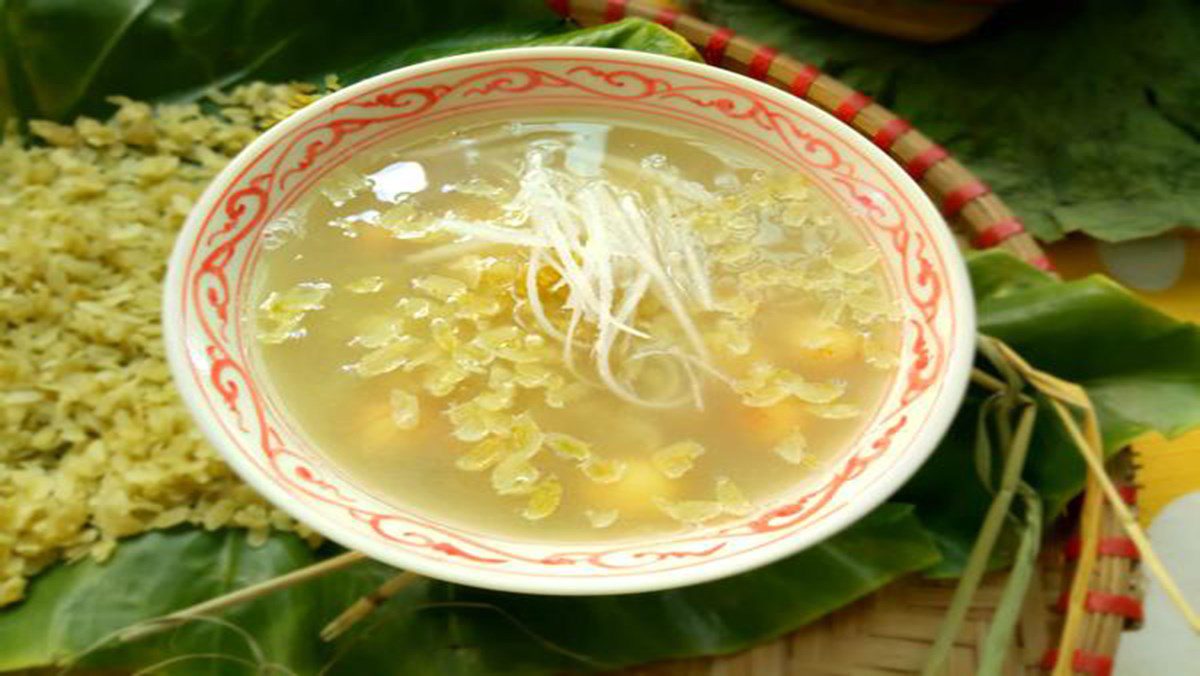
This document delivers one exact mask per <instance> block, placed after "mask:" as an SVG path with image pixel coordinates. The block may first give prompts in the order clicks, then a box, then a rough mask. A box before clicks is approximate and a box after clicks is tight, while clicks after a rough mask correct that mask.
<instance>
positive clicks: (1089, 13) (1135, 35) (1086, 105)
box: [696, 0, 1200, 240]
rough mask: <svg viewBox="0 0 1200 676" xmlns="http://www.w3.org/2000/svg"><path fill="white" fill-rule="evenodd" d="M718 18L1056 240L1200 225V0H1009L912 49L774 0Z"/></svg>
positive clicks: (751, 0) (738, 2)
mask: <svg viewBox="0 0 1200 676" xmlns="http://www.w3.org/2000/svg"><path fill="white" fill-rule="evenodd" d="M696 4H697V5H698V6H699V7H700V8H701V11H702V13H703V14H704V15H706V17H707V18H709V19H710V20H712V21H713V22H714V23H718V24H723V25H727V26H729V27H730V28H733V29H734V30H736V31H737V32H738V33H741V34H745V35H747V36H749V37H752V38H754V39H757V40H762V41H764V42H767V43H770V44H773V45H775V46H777V47H780V48H782V49H784V50H785V51H787V52H789V53H791V54H793V55H795V56H797V57H799V58H801V59H803V60H805V61H808V62H812V63H814V64H816V65H818V66H820V67H821V68H822V69H824V70H825V71H826V72H828V73H830V74H831V75H834V76H836V77H838V78H840V79H842V80H843V81H845V82H846V83H847V84H849V85H851V86H853V87H856V88H858V89H861V90H862V91H864V92H866V93H867V94H870V95H872V96H873V97H875V99H876V100H878V101H879V102H880V103H882V104H884V105H886V106H888V107H890V108H892V109H893V110H895V111H896V113H897V114H899V115H901V116H904V117H906V118H908V119H910V120H911V121H912V122H913V123H914V124H915V125H916V126H917V127H918V128H920V129H921V130H922V131H924V132H925V133H926V134H928V135H929V136H930V137H931V138H933V139H936V140H937V141H938V142H939V143H942V144H944V145H945V146H946V147H948V148H949V149H950V150H951V151H953V152H954V153H955V154H957V155H958V157H959V158H960V159H961V160H963V161H964V163H965V164H966V165H967V166H968V167H970V168H971V169H972V170H974V171H977V172H978V173H979V174H980V175H981V176H982V177H983V178H984V179H985V180H986V181H987V182H988V183H990V184H991V186H992V187H993V189H994V190H995V191H996V193H997V194H999V195H1001V196H1002V197H1003V198H1004V199H1005V200H1006V201H1007V202H1008V203H1009V204H1010V205H1011V206H1012V207H1013V208H1014V209H1015V210H1016V211H1017V213H1018V215H1020V216H1021V217H1022V219H1023V220H1024V221H1025V223H1026V225H1028V226H1029V228H1030V229H1031V230H1032V231H1033V232H1034V233H1035V234H1037V236H1039V237H1042V238H1044V239H1048V240H1054V239H1058V238H1059V237H1061V236H1062V235H1063V234H1064V233H1066V232H1071V231H1082V232H1085V233H1088V234H1090V235H1093V236H1095V237H1098V238H1101V239H1106V240H1122V239H1130V238H1134V237H1144V236H1148V235H1152V234H1155V233H1159V232H1162V231H1164V230H1169V229H1171V228H1174V227H1177V226H1188V227H1200V59H1197V58H1196V44H1197V42H1200V4H1198V3H1196V2H1194V1H1193V0H1157V1H1156V2H1143V3H1130V2H1126V1H1125V0H1089V1H1088V2H1054V3H1050V2H1023V3H1012V4H1011V5H1009V6H1006V7H1005V8H1004V9H1002V10H1001V11H1000V12H999V13H998V14H997V16H996V17H995V18H994V19H993V20H991V21H989V22H988V23H987V24H985V25H984V26H983V28H982V29H981V30H980V31H979V32H978V33H977V34H975V35H973V36H971V37H968V38H966V39H964V40H961V41H958V42H954V43H950V44H945V45H919V44H908V43H903V42H899V41H896V40H890V39H887V38H881V37H879V36H875V35H870V34H866V33H861V32H857V31H854V30H852V29H850V28H846V27H843V26H838V25H835V24H832V23H830V22H827V21H824V20H822V19H819V18H816V17H813V16H809V15H806V14H803V13H801V12H799V11H796V10H793V9H790V8H787V7H785V6H784V3H779V2H772V1H770V0H699V1H698V2H697V3H696Z"/></svg>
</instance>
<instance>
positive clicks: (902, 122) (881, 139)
mask: <svg viewBox="0 0 1200 676" xmlns="http://www.w3.org/2000/svg"><path fill="white" fill-rule="evenodd" d="M910 129H912V125H911V124H909V123H908V120H906V119H904V118H902V117H893V118H892V119H890V120H888V121H887V122H884V123H883V126H881V127H880V128H879V130H878V131H876V132H875V133H874V134H873V135H872V136H871V142H872V143H874V144H875V145H877V146H879V147H880V148H882V149H884V150H887V149H888V148H891V147H892V145H893V144H894V143H895V142H896V139H898V138H900V137H901V136H903V135H904V134H905V133H906V132H907V131H908V130H910Z"/></svg>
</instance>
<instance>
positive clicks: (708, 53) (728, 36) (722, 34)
mask: <svg viewBox="0 0 1200 676" xmlns="http://www.w3.org/2000/svg"><path fill="white" fill-rule="evenodd" d="M732 39H733V31H732V30H730V29H728V28H718V29H717V31H716V32H715V33H713V34H712V35H710V36H708V42H707V43H705V45H704V60H705V61H707V62H708V63H709V64H711V65H713V66H719V65H721V60H722V59H724V58H725V48H726V47H728V46H729V41H730V40H732Z"/></svg>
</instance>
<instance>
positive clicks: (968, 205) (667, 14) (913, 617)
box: [548, 0, 1142, 676]
mask: <svg viewBox="0 0 1200 676" xmlns="http://www.w3.org/2000/svg"><path fill="white" fill-rule="evenodd" d="M548 4H549V5H550V6H551V7H552V8H553V9H554V10H555V11H557V12H558V13H559V14H561V15H562V16H564V17H569V18H571V19H573V20H575V21H576V22H578V23H579V24H582V25H584V26H591V25H596V24H600V23H607V22H612V21H617V20H620V19H622V18H625V17H642V18H645V19H649V20H651V21H655V22H657V23H660V24H662V25H664V26H667V27H669V28H671V29H673V30H674V31H675V32H677V33H679V34H680V35H682V36H683V37H684V38H686V39H687V40H688V41H689V42H691V43H692V44H693V45H694V46H695V47H696V48H697V50H699V52H700V53H701V54H702V55H703V56H704V58H705V60H706V61H708V62H709V63H710V64H712V65H714V66H719V67H722V68H727V69H730V70H733V71H736V72H739V73H744V74H746V75H748V76H750V77H752V78H755V79H757V80H761V81H763V82H767V83H768V84H771V85H774V86H776V87H779V88H781V89H784V90H787V91H790V92H791V93H793V94H795V95H796V96H801V97H803V98H804V99H806V100H808V101H810V102H811V103H814V104H816V105H817V106H819V107H820V108H822V109H824V110H826V111H828V112H830V113H832V114H833V115H835V116H836V117H838V118H839V119H841V120H842V121H844V122H846V123H847V124H849V125H851V126H852V127H854V128H855V129H857V130H858V131H859V132H861V133H862V134H863V135H864V136H866V137H867V138H869V139H871V141H872V142H873V143H874V144H875V145H876V146H878V147H879V148H881V149H883V150H884V151H886V152H887V153H888V154H889V155H890V156H891V157H892V158H893V159H895V160H896V162H898V163H899V164H900V165H901V166H902V167H904V168H905V170H906V171H907V172H908V173H909V175H910V176H912V177H913V178H914V179H916V180H917V182H918V183H919V184H920V185H921V187H922V188H924V190H925V192H926V193H927V194H928V195H929V196H930V198H931V199H932V200H933V201H934V203H935V204H937V205H938V206H939V208H940V210H941V211H942V214H943V215H944V216H945V218H946V220H947V222H948V223H949V224H950V226H951V227H952V228H953V229H954V230H955V232H956V234H957V235H959V237H960V242H961V243H962V245H963V246H964V247H965V248H968V247H969V248H977V249H987V248H993V247H1001V248H1004V249H1006V250H1008V251H1010V252H1012V253H1013V254H1014V255H1016V256H1017V257H1019V258H1021V259H1023V260H1025V261H1027V262H1029V263H1030V264H1032V265H1034V266H1036V267H1039V268H1041V269H1043V270H1047V271H1053V266H1052V265H1051V263H1050V260H1049V259H1048V258H1047V257H1046V255H1045V253H1044V252H1043V251H1042V249H1041V247H1040V246H1039V245H1038V243H1037V242H1036V241H1035V240H1034V239H1033V237H1032V236H1031V235H1029V234H1028V233H1026V232H1025V229H1024V227H1023V226H1022V224H1021V222H1020V221H1019V220H1017V218H1016V217H1015V216H1014V214H1013V213H1012V211H1010V210H1009V208H1008V207H1007V206H1006V205H1005V204H1004V201H1003V200H1001V199H1000V197H999V196H997V195H995V194H994V193H992V192H991V189H990V188H989V187H988V186H987V184H986V183H984V182H983V181H981V180H979V179H978V178H977V177H976V176H975V175H974V174H972V173H971V172H970V171H969V170H968V169H967V168H966V167H964V166H963V165H962V164H960V163H959V162H958V161H957V160H955V159H954V158H953V157H952V156H951V155H950V154H949V153H948V152H947V151H946V150H945V149H944V148H942V147H941V146H939V145H937V144H936V143H934V142H933V141H931V140H930V139H929V138H928V137H926V136H925V135H924V134H922V133H921V132H920V131H918V130H916V129H914V128H913V126H912V125H911V124H909V123H908V122H907V121H905V120H904V119H903V118H901V117H898V116H897V115H895V114H894V113H892V112H891V111H889V110H888V109H886V108H884V107H883V106H880V105H878V104H876V103H874V102H873V101H872V100H871V98H870V97H869V96H867V95H865V94H863V93H861V92H858V91H855V90H854V89H852V88H851V87H848V86H847V85H845V84H844V83H842V82H840V81H838V80H837V79H836V78H833V77H831V76H829V75H825V74H823V73H821V71H820V70H819V69H818V68H816V67H815V66H813V65H810V64H805V63H801V62H800V61H797V60H795V59H793V58H791V57H788V56H786V55H783V54H780V53H779V52H778V51H776V50H775V49H774V48H772V47H770V46H767V45H762V44H759V43H757V42H754V41H753V40H749V39H747V38H745V37H741V36H738V35H736V34H735V33H734V32H733V31H731V30H730V29H728V28H721V27H718V26H714V25H712V24H709V23H706V22H704V21H702V20H700V19H697V18H695V17H693V16H690V15H687V14H684V13H681V12H680V11H679V10H677V9H674V8H671V7H664V6H661V5H660V4H656V3H653V2H647V1H646V0H549V3H548ZM1111 470H1112V475H1113V479H1114V481H1115V482H1117V484H1118V486H1119V487H1120V488H1121V491H1122V494H1123V495H1122V497H1124V498H1125V500H1126V502H1127V503H1129V504H1131V505H1132V504H1134V503H1135V500H1136V490H1135V488H1134V485H1133V480H1134V476H1135V473H1136V467H1135V466H1134V464H1133V461H1132V459H1131V458H1130V457H1129V454H1128V452H1126V453H1123V454H1121V455H1120V456H1119V457H1118V458H1117V460H1116V461H1114V465H1113V467H1112V468H1111ZM1073 523H1074V518H1067V519H1064V520H1063V523H1062V524H1060V525H1061V526H1062V528H1060V529H1059V532H1056V533H1055V534H1054V535H1052V536H1051V541H1050V542H1048V543H1047V545H1046V547H1045V549H1044V552H1043V555H1042V558H1041V562H1040V569H1039V570H1038V572H1037V574H1036V575H1035V577H1034V580H1033V582H1032V583H1031V585H1030V589H1029V594H1028V598H1027V599H1026V602H1025V606H1024V608H1023V610H1022V614H1021V619H1020V623H1019V626H1018V628H1017V631H1016V633H1015V636H1014V640H1013V643H1012V645H1011V646H1010V648H1009V654H1008V658H1007V659H1006V661H1005V674H1032V673H1039V672H1041V671H1042V670H1045V669H1050V668H1052V667H1053V666H1054V665H1055V664H1056V662H1057V659H1058V656H1057V655H1056V654H1055V650H1054V647H1055V646H1056V645H1057V644H1058V636H1059V634H1060V632H1061V629H1062V611H1061V610H1060V608H1062V607H1063V606H1064V605H1065V596H1064V594H1065V592H1066V590H1068V589H1069V587H1070V583H1071V579H1072V575H1073V574H1074V570H1073V567H1072V566H1071V563H1070V562H1071V560H1072V559H1073V558H1074V557H1075V556H1077V555H1078V548H1079V546H1078V540H1077V539H1075V538H1074V537H1073ZM1097 556H1098V558H1097V564H1096V566H1095V569H1094V571H1093V574H1092V579H1091V580H1090V581H1089V584H1088V590H1089V591H1088V594H1087V597H1086V605H1085V610H1086V612H1085V615H1084V618H1083V625H1082V631H1081V632H1080V634H1079V636H1080V641H1079V647H1078V648H1077V649H1076V651H1075V654H1074V655H1073V656H1072V658H1071V667H1072V670H1073V672H1074V673H1077V674H1093V675H1097V676H1105V675H1107V674H1109V673H1110V672H1111V670H1112V664H1113V659H1112V657H1113V654H1114V653H1115V652H1116V649H1117V644H1118V643H1119V641H1120V636H1121V632H1122V630H1123V629H1125V628H1126V627H1128V626H1130V625H1131V624H1134V623H1137V622H1139V621H1140V620H1141V615H1142V608H1141V592H1140V585H1139V575H1138V567H1137V548H1136V547H1134V546H1133V543H1132V542H1131V541H1130V540H1129V539H1127V538H1126V537H1125V535H1124V533H1123V532H1122V530H1121V526H1120V524H1119V522H1118V521H1117V519H1116V517H1115V514H1114V513H1113V511H1112V509H1111V508H1110V507H1109V506H1108V505H1107V504H1106V505H1105V506H1104V507H1103V517H1102V526H1101V537H1100V540H1099V548H1098V553H1097ZM1005 580H1006V574H1004V573H998V574H994V575H991V576H989V577H988V578H986V579H985V581H984V583H983V584H982V585H981V587H980V591H979V594H978V595H977V596H976V598H975V602H974V604H973V605H972V607H971V610H970V612H969V614H968V616H967V622H966V623H965V624H964V627H963V630H962V632H961V634H960V635H959V637H958V638H957V640H956V641H955V646H954V650H953V652H952V653H951V656H950V660H949V665H948V668H947V670H946V673H948V674H952V675H953V676H959V675H962V676H969V675H971V674H974V673H975V671H976V651H977V648H978V646H979V645H980V644H981V643H982V640H983V637H984V635H985V633H986V629H987V626H988V623H989V620H990V618H991V615H992V611H993V610H994V606H995V603H996V600H997V599H998V597H999V593H1000V590H1002V589H1003V588H1004V583H1005ZM953 591H954V582H953V581H948V582H942V581H931V580H925V579H922V578H919V577H916V576H913V577H910V578H908V579H904V580H901V581H899V582H896V583H894V584H892V585H890V586H888V587H886V588H884V589H881V590H880V591H878V592H876V593H875V594H872V595H871V596H869V597H867V598H865V599H862V600H860V601H858V602H856V603H854V604H852V605H850V606H848V607H846V608H844V609H842V610H840V611H838V612H836V613H833V614H831V615H828V616H826V617H824V618H822V619H821V620H819V621H817V622H814V623H812V624H810V625H808V626H807V627H805V628H803V629H801V630H799V631H797V632H795V633H793V634H791V635H788V636H784V637H782V638H779V639H777V640H775V641H773V642H771V643H768V644H765V645H762V646H758V647H756V648H753V649H751V650H748V651H745V652H743V653H740V654H736V655H731V656H725V657H717V658H708V659H696V660H687V661H681V662H673V663H667V664H660V665H655V666H652V667H647V668H642V669H638V670H634V671H630V672H627V673H630V674H642V675H644V676H667V675H680V676H682V675H685V674H688V675H690V674H696V675H700V674H724V675H729V676H733V675H742V674H745V675H751V674H753V675H754V676H783V675H785V674H786V675H788V676H793V675H802V674H830V675H832V674H846V675H851V674H853V675H855V676H860V675H861V676H867V675H874V674H880V675H883V674H903V673H913V672H915V671H917V670H919V669H920V667H921V664H922V662H923V660H924V656H925V653H926V651H927V650H928V649H929V647H930V646H931V645H932V643H933V640H934V636H935V635H936V633H937V629H938V626H939V623H940V622H941V619H942V617H943V615H944V614H945V610H946V608H947V606H948V605H949V603H950V598H951V596H952V594H953Z"/></svg>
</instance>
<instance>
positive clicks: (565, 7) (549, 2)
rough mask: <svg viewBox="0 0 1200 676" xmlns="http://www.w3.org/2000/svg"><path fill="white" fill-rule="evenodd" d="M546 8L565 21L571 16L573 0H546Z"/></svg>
mask: <svg viewBox="0 0 1200 676" xmlns="http://www.w3.org/2000/svg"><path fill="white" fill-rule="evenodd" d="M546 6H547V7H549V8H550V10H551V11H552V12H554V13H555V14H557V15H559V16H561V17H562V18H564V19H565V18H567V17H569V16H571V0H546Z"/></svg>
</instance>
